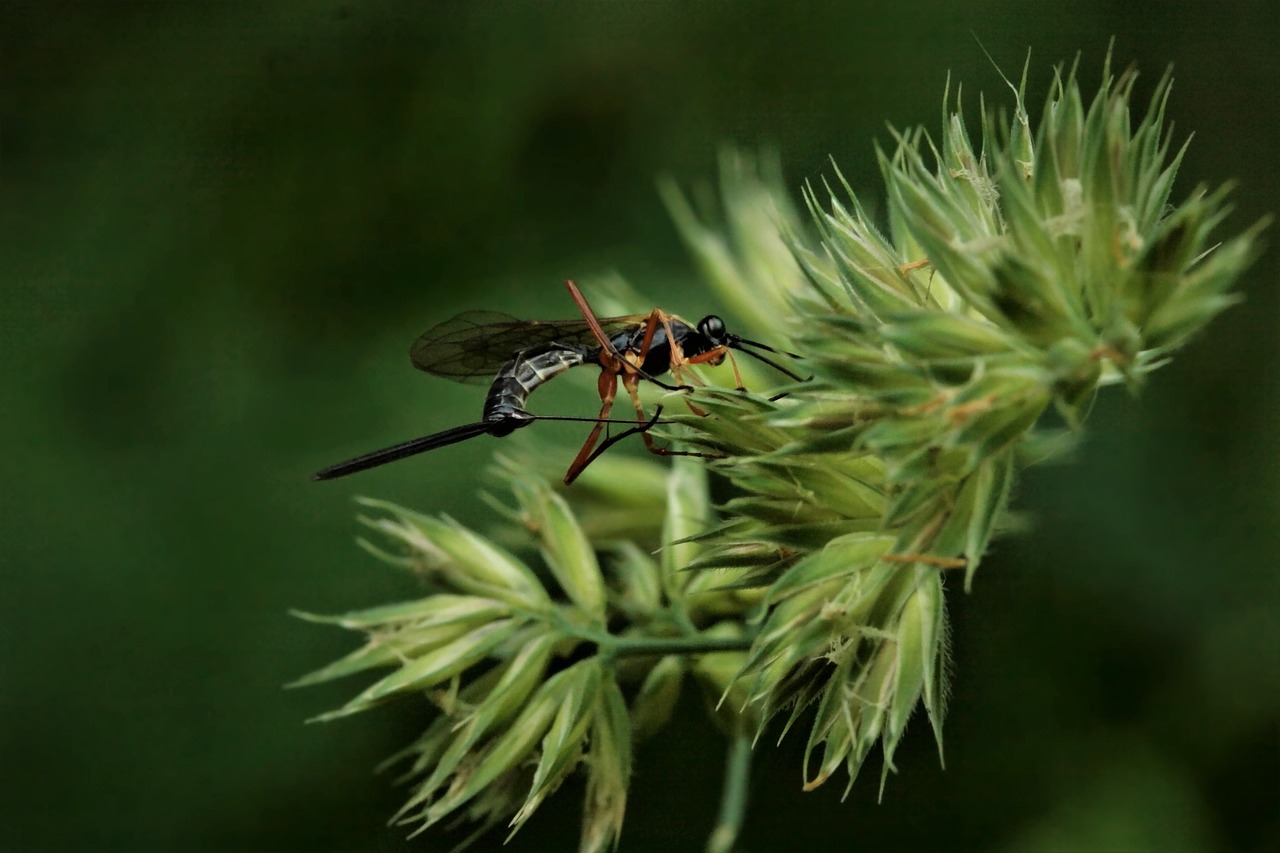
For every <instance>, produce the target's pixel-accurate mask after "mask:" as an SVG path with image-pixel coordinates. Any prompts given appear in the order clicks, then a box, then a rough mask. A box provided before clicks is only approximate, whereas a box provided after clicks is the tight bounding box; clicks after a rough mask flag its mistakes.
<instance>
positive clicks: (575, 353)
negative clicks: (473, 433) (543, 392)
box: [484, 343, 595, 435]
mask: <svg viewBox="0 0 1280 853" xmlns="http://www.w3.org/2000/svg"><path fill="white" fill-rule="evenodd" d="M594 355H595V350H594V349H592V348H590V347H584V346H580V345H577V344H558V343H552V344H546V345H544V346H540V347H535V348H533V349H528V350H523V351H521V352H519V353H516V355H515V357H514V358H512V359H511V360H510V361H508V362H507V363H506V364H504V365H503V366H502V369H501V370H499V371H498V375H497V376H496V377H494V380H493V384H492V385H490V386H489V393H488V395H487V396H486V397H485V400H484V420H485V421H511V429H512V430H514V429H516V428H517V427H519V426H523V425H524V424H523V423H521V421H526V420H528V418H527V413H526V412H525V410H524V405H525V402H526V401H528V399H529V395H530V394H532V393H533V392H534V391H535V390H537V389H538V387H539V386H541V385H542V384H543V383H545V382H548V381H550V380H551V379H553V378H555V377H556V376H559V375H560V374H561V373H564V372H565V371H566V370H569V369H570V368H573V367H577V366H579V365H581V364H585V363H586V362H587V361H588V360H591V359H593V358H594ZM509 431H510V430H508V432H509ZM494 434H495V435H497V434H498V433H494ZM502 434H505V433H502Z"/></svg>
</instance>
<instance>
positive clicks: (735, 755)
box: [707, 732, 751, 853]
mask: <svg viewBox="0 0 1280 853" xmlns="http://www.w3.org/2000/svg"><path fill="white" fill-rule="evenodd" d="M750 779H751V736H750V735H748V734H746V733H745V732H738V733H737V734H735V735H734V736H733V739H732V740H731V741H730V742H729V755H728V758H727V759H726V760H725V768H724V793H723V794H722V795H721V798H720V819H719V821H718V822H717V823H716V828H715V829H714V830H713V831H712V833H711V837H710V838H708V839H707V853H730V851H732V850H733V845H734V843H735V842H736V841H737V840H738V833H739V832H741V831H742V821H743V818H745V817H746V814H747V783H748V782H749V781H750Z"/></svg>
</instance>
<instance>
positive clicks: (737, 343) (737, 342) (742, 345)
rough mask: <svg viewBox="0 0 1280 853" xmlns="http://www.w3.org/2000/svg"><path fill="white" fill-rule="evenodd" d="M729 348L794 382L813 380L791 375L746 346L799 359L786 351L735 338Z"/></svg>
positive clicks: (774, 362)
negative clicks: (765, 365)
mask: <svg viewBox="0 0 1280 853" xmlns="http://www.w3.org/2000/svg"><path fill="white" fill-rule="evenodd" d="M730 346H731V347H733V348H734V349H736V350H737V351H738V352H742V353H746V354H747V355H749V356H751V357H752V358H754V359H756V360H757V361H762V362H764V363H765V364H767V365H769V366H770V367H772V368H773V369H774V370H776V371H778V372H779V373H781V374H784V375H785V376H789V377H790V378H792V379H794V380H795V381H796V382H808V381H809V380H810V379H812V378H813V377H812V376H809V377H804V376H800V375H799V374H797V373H793V372H792V371H790V370H787V369H786V368H785V367H783V366H782V365H781V364H778V363H777V362H776V361H774V360H773V359H771V358H766V357H765V356H763V355H761V354H760V353H758V352H752V351H751V350H749V349H747V347H748V346H752V347H759V348H760V349H762V350H765V351H766V352H772V353H778V354H779V355H788V356H791V357H792V358H797V359H798V358H800V356H798V355H796V354H795V353H793V352H787V351H786V350H777V349H774V348H773V347H770V346H765V345H764V344H761V343H756V342H755V341H749V340H747V339H746V338H739V337H736V336H735V337H734V338H733V340H732V341H731V343H730Z"/></svg>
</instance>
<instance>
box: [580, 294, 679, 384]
mask: <svg viewBox="0 0 1280 853" xmlns="http://www.w3.org/2000/svg"><path fill="white" fill-rule="evenodd" d="M564 286H566V287H567V288H568V295H570V297H571V298H572V300H573V304H575V305H577V310H579V311H580V313H581V314H582V319H585V320H586V325H588V328H590V329H591V337H594V338H595V341H596V343H599V345H600V350H602V352H603V355H605V356H609V360H611V361H612V362H613V364H612V365H611V364H605V362H604V361H603V359H602V364H604V366H605V368H612V369H613V370H614V371H616V373H622V371H623V370H626V371H628V373H636V374H639V375H640V378H641V379H648V380H649V382H652V383H653V384H655V386H658V387H659V388H666V389H667V391H684V388H681V387H680V386H669V384H667V383H666V382H662V380H660V379H658V378H655V377H650V375H649V374H646V373H645V371H643V370H640V368H639V365H641V364H644V360H645V356H648V355H649V346H650V345H652V343H653V336H654V334H655V333H657V330H658V325H659V324H662V327H663V329H666V332H667V339H668V341H673V338H672V337H671V325H669V324H668V321H667V314H666V311H662V310H660V309H654V310H653V311H650V314H649V318H648V319H646V320H645V333H644V339H643V341H641V343H640V353H639V356H637V357H639V361H637V362H636V364H632V362H631V361H628V360H627V357H626V356H625V355H623V353H621V352H618V348H617V347H616V346H613V341H612V339H611V338H609V336H608V334H607V333H605V332H604V327H602V325H600V320H599V318H596V315H595V311H594V310H591V306H590V304H588V301H586V297H585V296H582V291H580V289H577V284H575V283H573V282H572V280H566V282H564ZM677 350H678V348H677ZM677 350H672V352H676V351H677ZM623 365H626V366H623ZM672 375H675V374H672Z"/></svg>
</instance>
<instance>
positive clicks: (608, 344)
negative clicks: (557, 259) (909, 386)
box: [312, 281, 803, 484]
mask: <svg viewBox="0 0 1280 853" xmlns="http://www.w3.org/2000/svg"><path fill="white" fill-rule="evenodd" d="M565 284H566V286H567V287H568V289H569V295H570V297H571V298H572V299H573V301H574V303H575V304H576V305H577V306H578V309H579V311H580V312H581V313H582V319H580V320H551V321H537V320H533V321H530V320H518V319H516V318H514V317H510V316H508V315H506V314H500V313H497V312H493V311H468V312H465V313H463V314H459V315H458V316H456V317H454V318H453V319H451V320H446V321H445V322H443V323H440V324H439V325H437V326H434V327H432V328H431V329H429V330H427V331H426V332H425V333H424V334H423V335H422V336H421V337H419V338H418V340H417V341H415V342H414V344H413V347H412V348H411V349H410V351H409V357H410V359H411V360H412V362H413V365H414V366H415V367H417V368H418V369H420V370H424V371H426V372H427V373H430V374H433V375H435V376H441V377H444V378H446V379H452V380H455V381H458V382H475V381H483V380H485V379H486V378H489V377H492V381H491V382H490V385H489V391H488V393H487V394H486V395H485V401H484V410H483V413H482V414H481V419H480V420H479V421H477V422H475V423H471V424H464V425H462V426H458V427H453V428H452V429H447V430H444V431H442V432H437V433H433V434H431V435H428V436H423V437H422V438H415V439H412V440H410V441H406V442H403V443H401V444H396V445H393V446H391V447H386V448H383V449H381V450H375V451H373V452H372V453H366V454H364V455H363V456H357V457H356V458H354V459H350V460H347V461H346V462H340V463H338V464H337V465H333V466H330V467H328V468H325V469H323V470H321V471H318V472H317V473H316V474H315V475H314V476H313V477H312V479H314V480H329V479H333V478H335V477H344V476H346V475H348V474H354V473H356V472H357V471H364V470H367V469H369V468H373V467H375V466H377V465H382V464H385V463H387V462H393V461H395V460H397V459H404V458H405V457H408V456H413V455H415V454H418V453H423V452H425V451H428V450H435V449H436V448H439V447H445V446H447V445H450V444H456V443H457V442H460V441H466V440H468V439H471V438H475V437H476V436H480V435H492V436H495V437H503V436H507V435H510V434H511V433H513V432H515V431H516V430H517V429H522V428H524V427H526V426H528V425H529V424H531V423H533V422H534V421H537V420H557V421H584V422H587V423H594V424H595V426H594V427H593V428H592V430H591V433H590V435H588V436H587V440H586V441H585V442H584V443H583V445H582V449H581V450H580V451H579V452H578V455H577V456H576V457H575V458H574V460H573V462H572V463H571V464H570V466H569V470H568V471H567V472H566V473H565V477H564V481H565V483H566V484H568V483H572V482H573V481H574V480H575V479H576V478H577V477H578V475H579V474H581V473H582V472H583V470H585V469H586V467H587V466H588V465H590V464H591V463H592V462H593V461H594V460H595V459H596V458H597V457H598V456H599V455H600V454H601V453H603V452H604V451H605V450H606V449H608V448H609V447H611V446H612V445H613V444H615V443H616V442H618V441H619V440H621V439H623V438H626V437H627V436H630V435H634V434H636V433H639V434H640V435H641V436H642V437H643V438H644V442H645V446H646V447H647V448H648V449H649V450H650V451H651V452H653V453H657V454H661V455H695V456H696V455H702V454H697V453H692V452H689V451H675V450H670V449H667V448H662V447H659V446H658V445H657V444H656V443H655V442H654V440H653V437H652V436H650V435H649V429H650V428H651V427H652V426H653V425H654V424H656V423H657V418H658V414H659V413H660V412H661V409H660V408H659V409H658V411H656V412H655V413H654V415H653V416H652V417H648V416H646V414H645V411H644V406H643V405H642V404H641V402H640V396H639V383H640V380H641V379H644V380H647V381H650V382H653V383H655V384H657V385H659V386H661V387H663V388H666V389H668V390H683V389H686V388H688V387H689V386H688V385H687V384H683V383H684V378H685V376H686V368H687V367H689V366H690V365H697V364H710V365H718V364H720V363H722V362H723V361H724V360H725V358H726V356H727V357H728V358H729V360H730V363H731V364H732V365H733V371H734V378H735V379H736V381H737V384H738V388H739V389H741V388H742V387H743V386H742V378H741V376H740V375H739V373H738V366H737V364H736V363H735V362H733V355H732V353H731V352H730V350H738V351H740V352H745V353H747V354H748V355H750V356H752V357H754V358H757V359H759V360H761V361H763V362H764V363H766V364H768V365H770V366H771V367H774V368H775V369H777V370H779V371H781V372H782V373H784V374H786V375H787V376H789V377H791V378H792V379H794V380H796V381H803V379H802V378H801V377H800V376H798V375H796V374H795V373H793V372H792V371H790V370H787V369H786V368H785V367H783V366H782V365H780V364H778V363H777V362H775V361H772V360H770V359H769V358H768V357H766V356H764V355H761V354H760V353H758V352H753V351H752V349H749V348H754V349H758V350H764V351H765V352H770V353H775V354H778V353H780V352H781V351H780V350H775V349H773V348H771V347H768V346H765V345H764V344H761V343H757V342H755V341H750V340H747V339H745V338H742V337H739V336H738V335H733V334H730V333H729V332H728V330H726V329H725V325H724V321H722V320H721V319H720V318H719V317H717V316H715V315H709V316H707V317H704V318H702V320H700V321H698V323H697V325H696V326H691V325H690V324H688V323H687V322H685V321H684V320H682V319H680V318H679V317H677V316H675V315H674V314H668V313H667V312H665V311H662V310H661V309H658V308H655V309H654V310H653V311H652V312H650V313H649V314H648V315H645V314H634V315H630V316H625V317H607V318H598V317H596V315H595V312H594V311H592V310H591V306H590V305H589V304H588V303H587V300H586V298H585V297H584V296H583V295H582V292H581V291H579V290H578V287H577V285H575V284H574V283H573V282H572V281H568V282H566V283H565ZM782 354H784V355H788V356H791V357H792V358H798V357H799V356H796V355H794V354H793V353H782ZM584 364H595V365H597V366H598V367H600V379H599V383H598V391H599V394H600V401H601V408H600V414H599V416H598V417H596V418H564V417H548V416H545V415H534V414H532V413H530V412H528V411H526V410H525V403H526V402H527V401H528V399H529V395H530V394H532V393H533V392H534V391H535V390H537V389H538V388H539V387H541V386H542V385H543V384H545V383H546V382H549V381H550V380H551V379H553V378H555V377H556V376H559V375H560V374H561V373H564V372H565V371H566V370H570V369H572V368H574V367H579V366H581V365H584ZM668 371H669V372H670V373H671V375H672V378H673V379H675V380H676V382H679V383H681V384H679V385H670V384H668V383H665V382H663V381H661V380H659V379H658V378H657V377H658V376H660V375H662V374H663V373H666V372H668ZM687 375H688V377H689V378H690V379H691V380H692V381H694V382H697V381H698V380H697V377H695V376H693V375H692V374H687ZM619 379H621V381H622V384H623V387H624V388H625V389H626V391H627V394H628V395H629V396H630V397H631V400H632V403H633V405H634V407H635V412H636V420H635V421H634V422H633V421H623V422H619V421H614V420H610V419H609V414H610V412H611V410H612V408H613V403H614V400H615V398H616V397H617V388H618V380H619ZM614 423H626V424H628V425H629V426H630V427H631V428H630V429H628V430H626V431H625V432H622V433H620V434H618V435H615V436H612V437H610V438H608V439H606V440H605V441H604V443H602V444H601V443H600V436H601V433H603V431H604V429H605V427H607V426H608V425H609V424H614ZM597 445H599V446H597Z"/></svg>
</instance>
